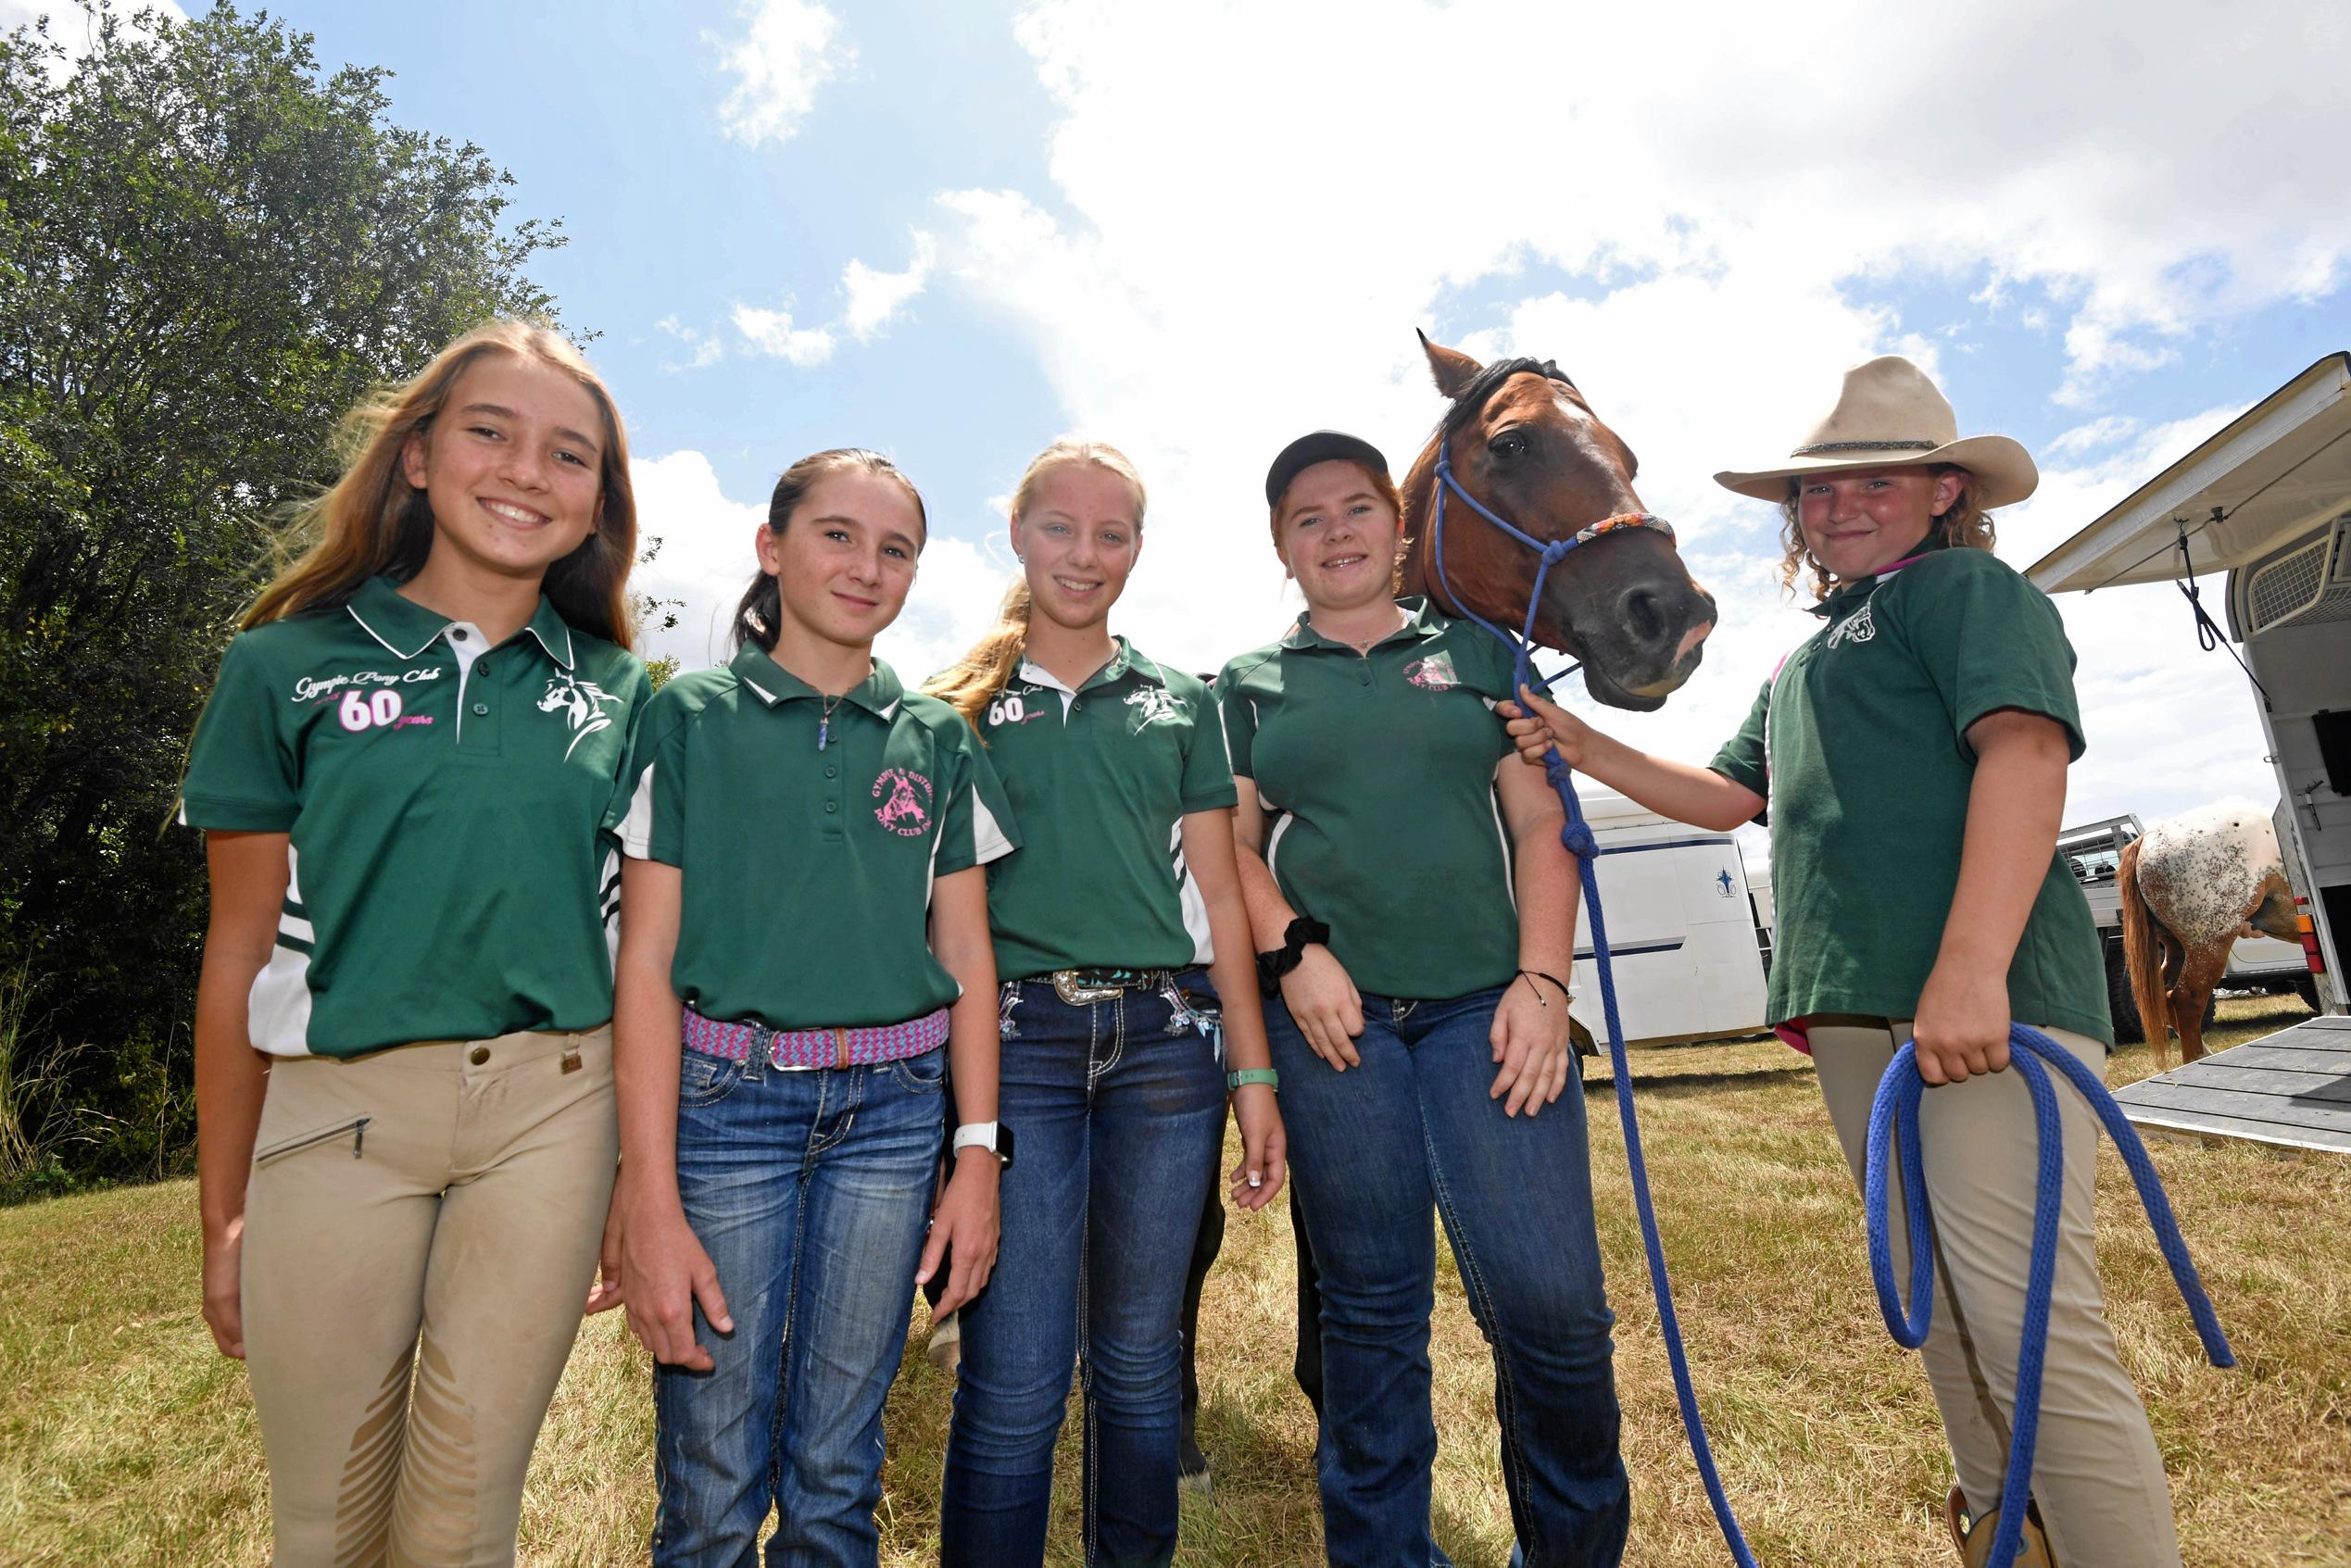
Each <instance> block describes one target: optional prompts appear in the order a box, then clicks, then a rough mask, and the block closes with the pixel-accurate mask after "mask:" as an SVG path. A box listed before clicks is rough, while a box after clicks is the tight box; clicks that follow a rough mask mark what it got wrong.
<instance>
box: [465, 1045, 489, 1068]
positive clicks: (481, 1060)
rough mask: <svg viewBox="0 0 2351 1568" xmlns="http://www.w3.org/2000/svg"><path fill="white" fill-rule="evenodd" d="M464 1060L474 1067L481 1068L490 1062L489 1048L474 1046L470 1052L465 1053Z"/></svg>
mask: <svg viewBox="0 0 2351 1568" xmlns="http://www.w3.org/2000/svg"><path fill="white" fill-rule="evenodd" d="M465 1060H468V1061H470V1062H471V1063H472V1064H473V1065H474V1066H476V1067H480V1066H483V1065H484V1064H485V1063H487V1062H488V1061H489V1060H490V1047H487V1046H476V1047H473V1048H472V1049H471V1050H470V1051H468V1052H466V1053H465Z"/></svg>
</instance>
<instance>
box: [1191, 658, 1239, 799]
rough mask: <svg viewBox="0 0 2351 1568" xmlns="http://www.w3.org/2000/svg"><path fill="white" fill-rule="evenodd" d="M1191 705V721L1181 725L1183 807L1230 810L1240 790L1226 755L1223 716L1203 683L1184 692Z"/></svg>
mask: <svg viewBox="0 0 2351 1568" xmlns="http://www.w3.org/2000/svg"><path fill="white" fill-rule="evenodd" d="M1183 696H1184V699H1185V701H1187V702H1188V703H1189V704H1190V705H1191V709H1192V716H1193V717H1192V721H1191V723H1189V724H1188V725H1186V726H1185V728H1184V777H1183V781H1182V784H1181V786H1180V788H1181V794H1182V798H1183V804H1184V809H1185V810H1186V811H1187V812H1190V811H1219V810H1229V809H1231V808H1232V807H1234V806H1236V805H1238V804H1239V802H1240V793H1239V791H1238V790H1236V789H1235V788H1234V787H1233V765H1232V763H1231V761H1230V760H1229V759H1227V758H1226V755H1225V737H1224V734H1223V725H1224V718H1223V714H1222V712H1221V711H1220V710H1219V709H1216V708H1215V707H1214V706H1213V704H1214V702H1215V698H1214V697H1213V696H1211V695H1210V693H1209V690H1208V688H1207V687H1206V686H1204V685H1203V686H1195V687H1192V688H1191V689H1189V690H1187V691H1186V692H1184V693H1183Z"/></svg>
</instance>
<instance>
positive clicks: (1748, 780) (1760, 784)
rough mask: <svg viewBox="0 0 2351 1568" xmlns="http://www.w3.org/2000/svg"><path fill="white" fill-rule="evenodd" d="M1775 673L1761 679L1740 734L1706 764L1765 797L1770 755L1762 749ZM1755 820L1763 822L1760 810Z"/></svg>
mask: <svg viewBox="0 0 2351 1568" xmlns="http://www.w3.org/2000/svg"><path fill="white" fill-rule="evenodd" d="M1778 675H1779V671H1776V670H1775V671H1772V675H1771V676H1770V677H1767V678H1766V680H1765V681H1764V684H1763V686H1762V688H1761V689H1760V690H1758V691H1757V692H1756V693H1755V701H1754V706H1753V707H1751V708H1749V709H1747V721H1746V722H1745V723H1743V724H1741V725H1740V726H1739V733H1738V734H1735V735H1732V736H1731V737H1730V739H1729V740H1728V741H1726V742H1725V743H1724V744H1723V748H1722V749H1721V750H1720V751H1717V752H1716V753H1715V759H1714V760H1713V761H1711V762H1709V763H1707V764H1706V766H1707V767H1709V768H1711V769H1713V770H1714V771H1716V772H1717V773H1720V774H1721V775H1722V776H1723V777H1724V778H1726V779H1729V781H1730V782H1731V783H1732V784H1738V785H1740V786H1741V788H1744V789H1748V790H1751V791H1753V792H1754V793H1755V794H1757V795H1760V796H1763V797H1765V798H1766V799H1768V798H1769V797H1770V796H1771V758H1770V756H1769V755H1768V753H1767V752H1766V750H1765V748H1764V736H1765V734H1766V732H1767V729H1768V726H1769V723H1770V717H1771V683H1772V679H1775V678H1777V676H1778ZM1755 820H1756V821H1757V822H1762V821H1763V820H1764V816H1763V813H1761V812H1758V813H1756V816H1755Z"/></svg>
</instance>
